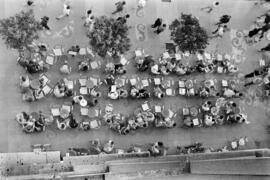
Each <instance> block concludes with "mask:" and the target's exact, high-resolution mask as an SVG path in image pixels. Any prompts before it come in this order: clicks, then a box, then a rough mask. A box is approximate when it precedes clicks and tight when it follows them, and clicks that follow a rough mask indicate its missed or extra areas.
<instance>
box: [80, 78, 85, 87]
mask: <svg viewBox="0 0 270 180" xmlns="http://www.w3.org/2000/svg"><path fill="white" fill-rule="evenodd" d="M86 82H87V78H86V77H80V78H79V83H80V86H86Z"/></svg>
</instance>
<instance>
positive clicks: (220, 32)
mask: <svg viewBox="0 0 270 180" xmlns="http://www.w3.org/2000/svg"><path fill="white" fill-rule="evenodd" d="M228 30H229V28H228V27H227V25H219V26H218V28H217V29H216V30H215V31H214V32H212V34H214V35H213V36H212V38H215V37H220V38H222V37H223V35H224V33H225V32H226V31H228Z"/></svg>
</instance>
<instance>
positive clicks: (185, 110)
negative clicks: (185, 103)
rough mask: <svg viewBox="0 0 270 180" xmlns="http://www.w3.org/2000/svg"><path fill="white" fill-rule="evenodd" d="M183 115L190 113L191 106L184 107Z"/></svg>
mask: <svg viewBox="0 0 270 180" xmlns="http://www.w3.org/2000/svg"><path fill="white" fill-rule="evenodd" d="M183 115H184V116H187V115H189V108H183Z"/></svg>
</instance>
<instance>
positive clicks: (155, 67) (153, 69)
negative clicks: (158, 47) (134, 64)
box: [151, 64, 161, 74]
mask: <svg viewBox="0 0 270 180" xmlns="http://www.w3.org/2000/svg"><path fill="white" fill-rule="evenodd" d="M151 73H153V74H160V73H161V72H160V69H159V67H158V65H157V64H154V65H152V66H151Z"/></svg>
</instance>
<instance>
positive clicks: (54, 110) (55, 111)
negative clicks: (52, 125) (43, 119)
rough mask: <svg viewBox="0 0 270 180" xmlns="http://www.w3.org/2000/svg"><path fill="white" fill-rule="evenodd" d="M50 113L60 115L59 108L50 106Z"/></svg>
mask: <svg viewBox="0 0 270 180" xmlns="http://www.w3.org/2000/svg"><path fill="white" fill-rule="evenodd" d="M51 113H52V115H53V116H60V108H52V109H51Z"/></svg>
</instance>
